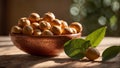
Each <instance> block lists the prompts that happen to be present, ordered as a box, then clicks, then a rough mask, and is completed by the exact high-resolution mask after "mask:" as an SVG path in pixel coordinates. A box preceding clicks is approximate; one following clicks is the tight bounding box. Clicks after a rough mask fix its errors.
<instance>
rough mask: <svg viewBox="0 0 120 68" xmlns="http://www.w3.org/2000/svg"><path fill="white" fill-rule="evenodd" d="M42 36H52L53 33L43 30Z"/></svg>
mask: <svg viewBox="0 0 120 68" xmlns="http://www.w3.org/2000/svg"><path fill="white" fill-rule="evenodd" d="M42 36H53V33H52V32H51V31H50V30H44V31H43V32H42Z"/></svg>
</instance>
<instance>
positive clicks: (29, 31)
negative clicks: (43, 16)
mask: <svg viewBox="0 0 120 68" xmlns="http://www.w3.org/2000/svg"><path fill="white" fill-rule="evenodd" d="M23 34H26V35H32V34H33V28H32V26H30V25H27V26H24V27H23Z"/></svg>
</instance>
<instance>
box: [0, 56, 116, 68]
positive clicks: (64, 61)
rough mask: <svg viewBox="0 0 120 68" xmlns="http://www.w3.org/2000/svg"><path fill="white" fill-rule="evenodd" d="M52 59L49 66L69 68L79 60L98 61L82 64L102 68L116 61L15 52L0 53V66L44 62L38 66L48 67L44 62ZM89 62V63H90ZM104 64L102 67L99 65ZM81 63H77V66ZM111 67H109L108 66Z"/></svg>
mask: <svg viewBox="0 0 120 68" xmlns="http://www.w3.org/2000/svg"><path fill="white" fill-rule="evenodd" d="M49 61H52V62H54V64H55V65H52V66H50V68H71V67H74V66H75V64H76V63H78V64H81V62H83V63H85V62H90V63H93V64H94V63H98V64H99V65H94V66H91V67H87V66H88V64H86V65H84V68H104V67H105V66H106V64H108V65H110V66H111V64H115V63H116V62H104V63H101V62H100V61H88V60H86V59H84V60H72V59H70V58H53V57H39V56H31V55H28V54H16V55H1V56H0V68H6V67H8V68H30V67H32V66H35V65H37V64H42V63H44V66H43V65H42V66H39V65H38V67H42V68H44V67H48V66H49V65H51V62H50V63H49V64H48V63H46V64H45V62H49ZM90 63H89V64H90ZM101 65H104V66H103V67H99V66H101ZM79 66H81V65H77V67H79ZM109 68H111V67H109Z"/></svg>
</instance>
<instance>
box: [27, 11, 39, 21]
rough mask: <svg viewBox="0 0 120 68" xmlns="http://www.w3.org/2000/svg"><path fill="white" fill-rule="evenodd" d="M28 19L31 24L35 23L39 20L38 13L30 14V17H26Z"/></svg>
mask: <svg viewBox="0 0 120 68" xmlns="http://www.w3.org/2000/svg"><path fill="white" fill-rule="evenodd" d="M28 19H29V20H30V21H31V22H37V21H39V20H40V15H39V14H38V13H31V14H30V16H29V17H28Z"/></svg>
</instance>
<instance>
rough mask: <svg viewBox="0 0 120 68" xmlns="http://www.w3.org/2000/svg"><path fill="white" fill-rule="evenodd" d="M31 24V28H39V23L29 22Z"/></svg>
mask: <svg viewBox="0 0 120 68" xmlns="http://www.w3.org/2000/svg"><path fill="white" fill-rule="evenodd" d="M31 26H32V27H33V29H38V28H39V23H38V22H34V23H32V24H31Z"/></svg>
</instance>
